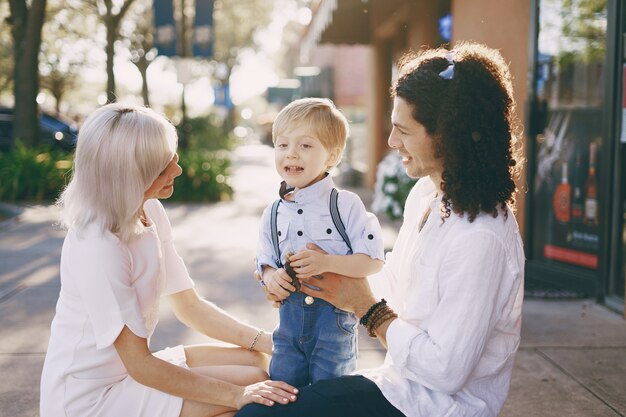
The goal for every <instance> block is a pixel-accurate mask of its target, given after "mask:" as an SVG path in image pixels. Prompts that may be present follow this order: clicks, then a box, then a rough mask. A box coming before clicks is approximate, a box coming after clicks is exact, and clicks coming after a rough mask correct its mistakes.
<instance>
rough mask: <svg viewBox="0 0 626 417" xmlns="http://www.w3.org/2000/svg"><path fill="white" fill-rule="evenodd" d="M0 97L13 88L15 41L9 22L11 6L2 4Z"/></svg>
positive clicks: (0, 15) (0, 4)
mask: <svg viewBox="0 0 626 417" xmlns="http://www.w3.org/2000/svg"><path fill="white" fill-rule="evenodd" d="M0 22H1V23H2V24H0V96H2V94H3V93H5V92H7V91H10V89H11V88H13V48H12V44H13V41H12V40H11V30H10V25H8V24H5V23H8V22H9V4H8V3H4V2H0Z"/></svg>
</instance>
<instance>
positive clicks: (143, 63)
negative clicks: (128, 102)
mask: <svg viewBox="0 0 626 417" xmlns="http://www.w3.org/2000/svg"><path fill="white" fill-rule="evenodd" d="M149 65H150V62H148V60H147V59H146V55H145V54H144V55H143V56H142V57H141V58H139V61H138V62H137V68H138V69H139V73H140V74H141V97H143V105H144V106H150V93H149V91H148V66H149Z"/></svg>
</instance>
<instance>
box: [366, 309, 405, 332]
mask: <svg viewBox="0 0 626 417" xmlns="http://www.w3.org/2000/svg"><path fill="white" fill-rule="evenodd" d="M397 317H398V315H397V314H396V313H395V312H394V311H393V310H392V309H391V308H390V307H388V306H385V311H384V312H383V314H382V315H379V316H378V318H377V320H374V321H370V322H369V323H368V324H369V325H368V326H367V334H368V335H369V336H370V337H373V338H375V337H376V329H378V328H379V327H380V326H381V325H382V324H383V323H384V322H386V321H387V320H389V319H395V318H397Z"/></svg>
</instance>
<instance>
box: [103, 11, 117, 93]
mask: <svg viewBox="0 0 626 417" xmlns="http://www.w3.org/2000/svg"><path fill="white" fill-rule="evenodd" d="M104 22H105V25H106V31H107V45H106V54H107V103H113V102H115V101H116V100H117V97H116V95H115V73H114V72H113V60H114V59H115V40H116V39H117V19H116V18H115V17H111V16H107V17H106V18H105V21H104Z"/></svg>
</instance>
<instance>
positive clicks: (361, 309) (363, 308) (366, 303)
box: [354, 297, 378, 320]
mask: <svg viewBox="0 0 626 417" xmlns="http://www.w3.org/2000/svg"><path fill="white" fill-rule="evenodd" d="M376 303H378V300H377V299H376V298H375V297H368V298H367V299H365V300H363V302H360V303H359V304H358V305H355V306H354V314H355V315H356V317H357V318H358V319H359V320H360V319H361V318H362V317H363V316H364V315H365V314H367V312H368V310H369V309H370V308H372V306H374V305H375V304H376Z"/></svg>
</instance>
